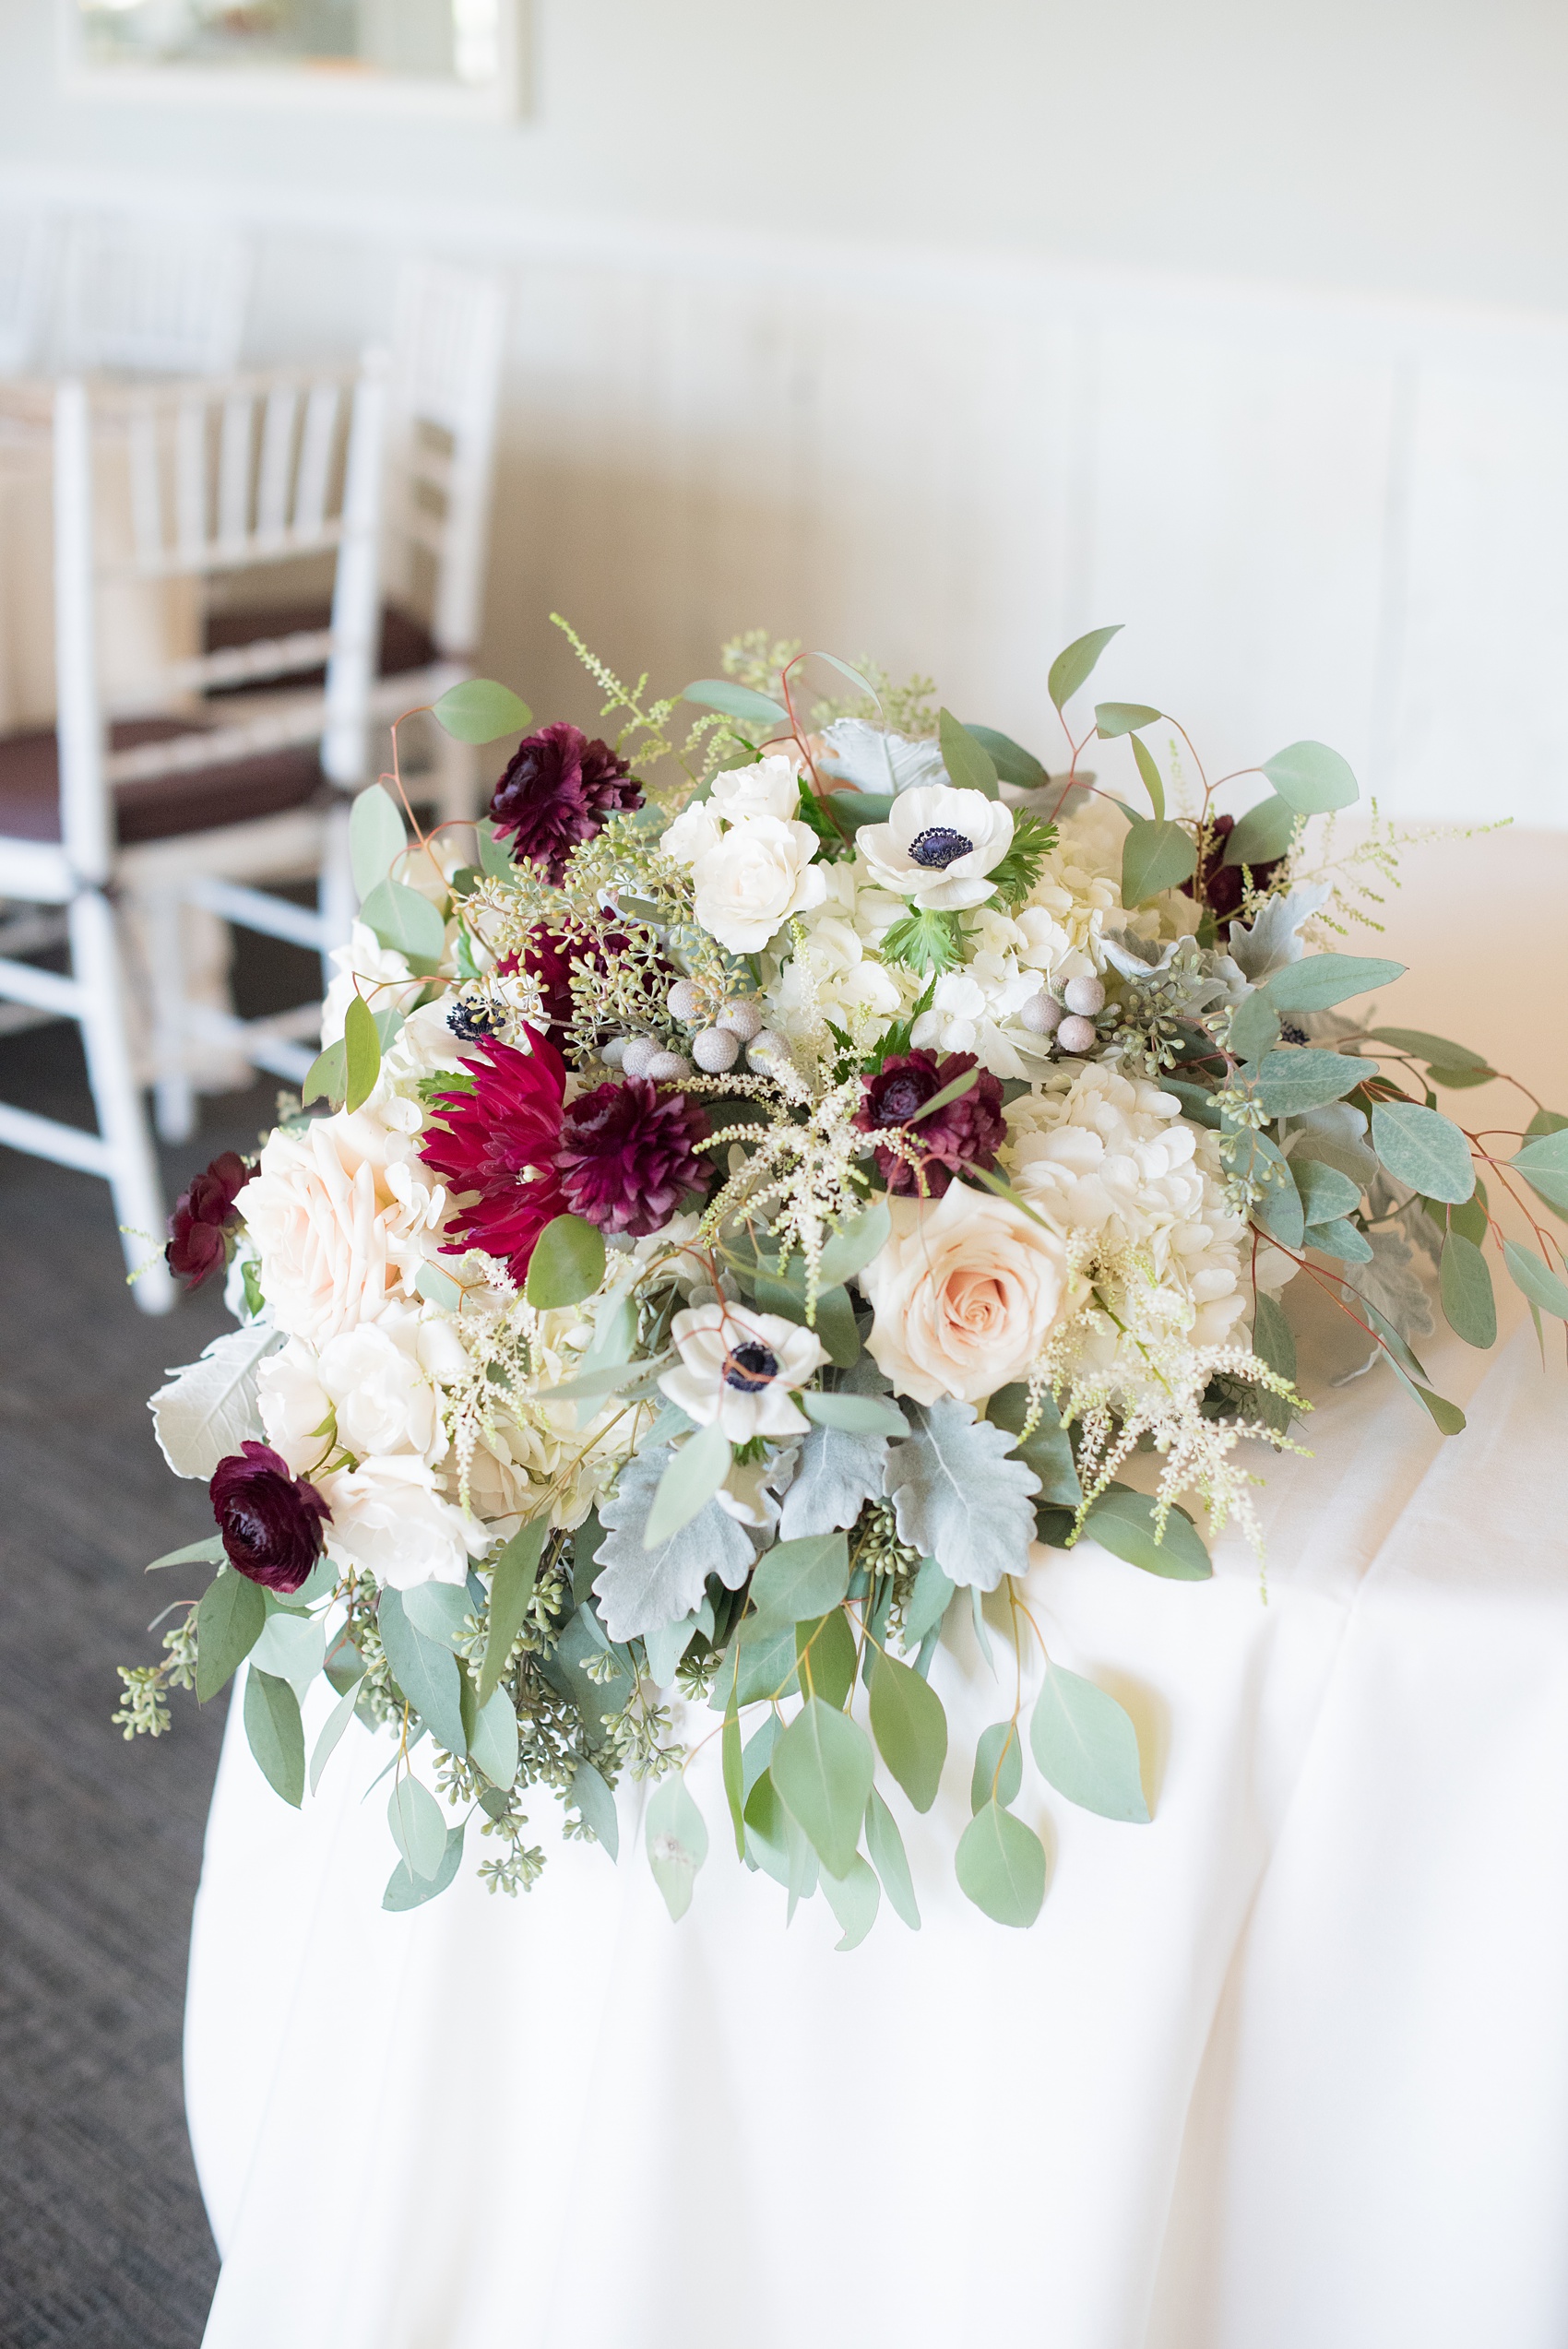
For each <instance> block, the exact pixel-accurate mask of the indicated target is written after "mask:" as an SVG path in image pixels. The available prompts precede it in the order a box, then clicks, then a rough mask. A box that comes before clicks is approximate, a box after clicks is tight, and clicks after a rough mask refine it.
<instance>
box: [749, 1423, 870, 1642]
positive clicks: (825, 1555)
mask: <svg viewBox="0 0 1568 2349" xmlns="http://www.w3.org/2000/svg"><path fill="white" fill-rule="evenodd" d="M849 1399H850V1398H849V1397H848V1396H846V1397H845V1398H844V1400H845V1401H849ZM848 1589H849V1536H848V1535H847V1534H845V1533H841V1532H840V1533H829V1534H812V1535H808V1536H805V1537H804V1538H803V1539H802V1540H799V1541H785V1542H779V1543H778V1546H777V1547H776V1548H773V1549H770V1550H769V1551H768V1552H767V1554H766V1557H765V1558H763V1560H761V1562H760V1563H759V1564H758V1567H757V1570H756V1572H755V1573H754V1575H753V1577H752V1590H751V1596H752V1604H753V1606H754V1608H756V1611H757V1613H758V1614H759V1615H762V1616H766V1618H767V1619H769V1620H770V1621H772V1622H776V1623H799V1622H801V1621H802V1620H804V1619H807V1618H810V1619H813V1620H814V1619H816V1618H817V1617H818V1616H822V1615H826V1613H827V1611H828V1609H829V1608H835V1607H837V1606H838V1605H839V1604H840V1603H841V1601H842V1599H843V1596H844V1594H845V1592H846V1591H847V1590H848Z"/></svg>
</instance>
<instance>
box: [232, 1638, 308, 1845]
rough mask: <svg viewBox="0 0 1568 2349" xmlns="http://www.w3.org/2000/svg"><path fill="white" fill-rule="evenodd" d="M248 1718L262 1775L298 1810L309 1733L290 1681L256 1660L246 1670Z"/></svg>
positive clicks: (302, 1794)
mask: <svg viewBox="0 0 1568 2349" xmlns="http://www.w3.org/2000/svg"><path fill="white" fill-rule="evenodd" d="M244 1721H245V1736H246V1737H247V1738H248V1739H249V1740H250V1750H251V1751H252V1753H254V1754H255V1758H256V1762H257V1763H258V1765H259V1767H260V1770H261V1774H262V1776H263V1777H264V1778H265V1779H266V1780H267V1785H269V1786H270V1787H271V1788H272V1791H273V1793H274V1794H277V1795H281V1796H282V1797H283V1800H284V1801H285V1802H286V1803H291V1804H292V1805H293V1807H294V1809H296V1810H298V1809H299V1808H300V1806H301V1804H302V1803H303V1801H304V1798H305V1737H304V1730H303V1727H302V1726H301V1722H300V1701H299V1699H298V1697H297V1696H296V1695H295V1694H294V1691H293V1690H292V1689H291V1687H290V1686H289V1683H288V1681H287V1680H282V1679H279V1678H278V1677H277V1675H276V1674H275V1673H271V1672H264V1671H262V1670H261V1668H260V1667H259V1666H258V1665H255V1664H253V1665H252V1666H251V1668H250V1670H249V1671H248V1672H247V1673H246V1674H245V1709H244Z"/></svg>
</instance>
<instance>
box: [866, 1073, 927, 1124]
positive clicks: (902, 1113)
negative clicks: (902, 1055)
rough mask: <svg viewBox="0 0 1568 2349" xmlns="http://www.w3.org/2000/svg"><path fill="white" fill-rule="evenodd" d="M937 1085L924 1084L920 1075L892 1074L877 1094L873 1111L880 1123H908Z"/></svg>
mask: <svg viewBox="0 0 1568 2349" xmlns="http://www.w3.org/2000/svg"><path fill="white" fill-rule="evenodd" d="M935 1090H936V1087H935V1086H934V1085H932V1084H922V1083H921V1079H920V1078H919V1077H918V1076H911V1075H909V1074H902V1073H901V1074H899V1075H897V1076H890V1077H889V1078H888V1079H887V1081H886V1083H885V1085H884V1086H883V1087H882V1089H881V1092H880V1093H879V1095H878V1096H877V1101H876V1108H875V1110H874V1112H873V1114H874V1116H875V1119H876V1122H877V1124H878V1125H908V1124H909V1120H910V1119H911V1118H912V1117H913V1116H914V1114H915V1111H916V1110H917V1109H924V1107H925V1105H926V1103H927V1102H928V1101H929V1100H930V1098H931V1097H932V1094H933V1093H934V1092H935Z"/></svg>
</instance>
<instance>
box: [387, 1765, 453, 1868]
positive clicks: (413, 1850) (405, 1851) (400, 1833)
mask: <svg viewBox="0 0 1568 2349" xmlns="http://www.w3.org/2000/svg"><path fill="white" fill-rule="evenodd" d="M386 1823H387V1825H388V1826H389V1827H390V1828H391V1830H392V1841H393V1842H394V1843H395V1844H396V1845H397V1846H398V1850H399V1851H400V1852H401V1853H402V1855H403V1857H404V1858H405V1859H406V1860H407V1862H408V1864H409V1869H410V1873H411V1874H413V1875H415V1876H422V1877H423V1878H424V1879H425V1880H426V1881H427V1882H428V1881H429V1880H431V1879H432V1878H433V1877H434V1876H435V1875H436V1873H437V1872H438V1870H439V1869H440V1867H441V1863H442V1861H443V1860H444V1859H445V1857H446V1820H445V1814H444V1812H443V1810H442V1808H441V1805H440V1804H439V1803H438V1802H437V1801H436V1799H435V1797H434V1795H433V1794H432V1793H431V1791H430V1788H429V1787H428V1786H427V1785H423V1784H422V1781H421V1780H419V1779H418V1778H414V1777H410V1775H409V1774H408V1772H407V1771H403V1772H400V1773H399V1774H398V1776H397V1777H395V1778H394V1779H393V1781H392V1792H391V1794H390V1795H389V1796H388V1797H387V1800H386Z"/></svg>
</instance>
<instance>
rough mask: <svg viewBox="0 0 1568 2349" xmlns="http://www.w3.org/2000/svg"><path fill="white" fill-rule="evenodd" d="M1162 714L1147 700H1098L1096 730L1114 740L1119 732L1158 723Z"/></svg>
mask: <svg viewBox="0 0 1568 2349" xmlns="http://www.w3.org/2000/svg"><path fill="white" fill-rule="evenodd" d="M1162 715H1163V713H1162V712H1161V711H1159V710H1158V709H1151V708H1150V706H1149V705H1148V703H1147V702H1096V704H1095V706H1094V723H1095V731H1096V732H1097V733H1098V734H1099V738H1100V741H1102V742H1112V741H1115V740H1116V737H1117V736H1118V735H1119V734H1131V733H1132V732H1133V730H1134V728H1135V727H1138V726H1153V725H1156V724H1158V720H1159V718H1161V716H1162ZM1160 813H1163V811H1160Z"/></svg>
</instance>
